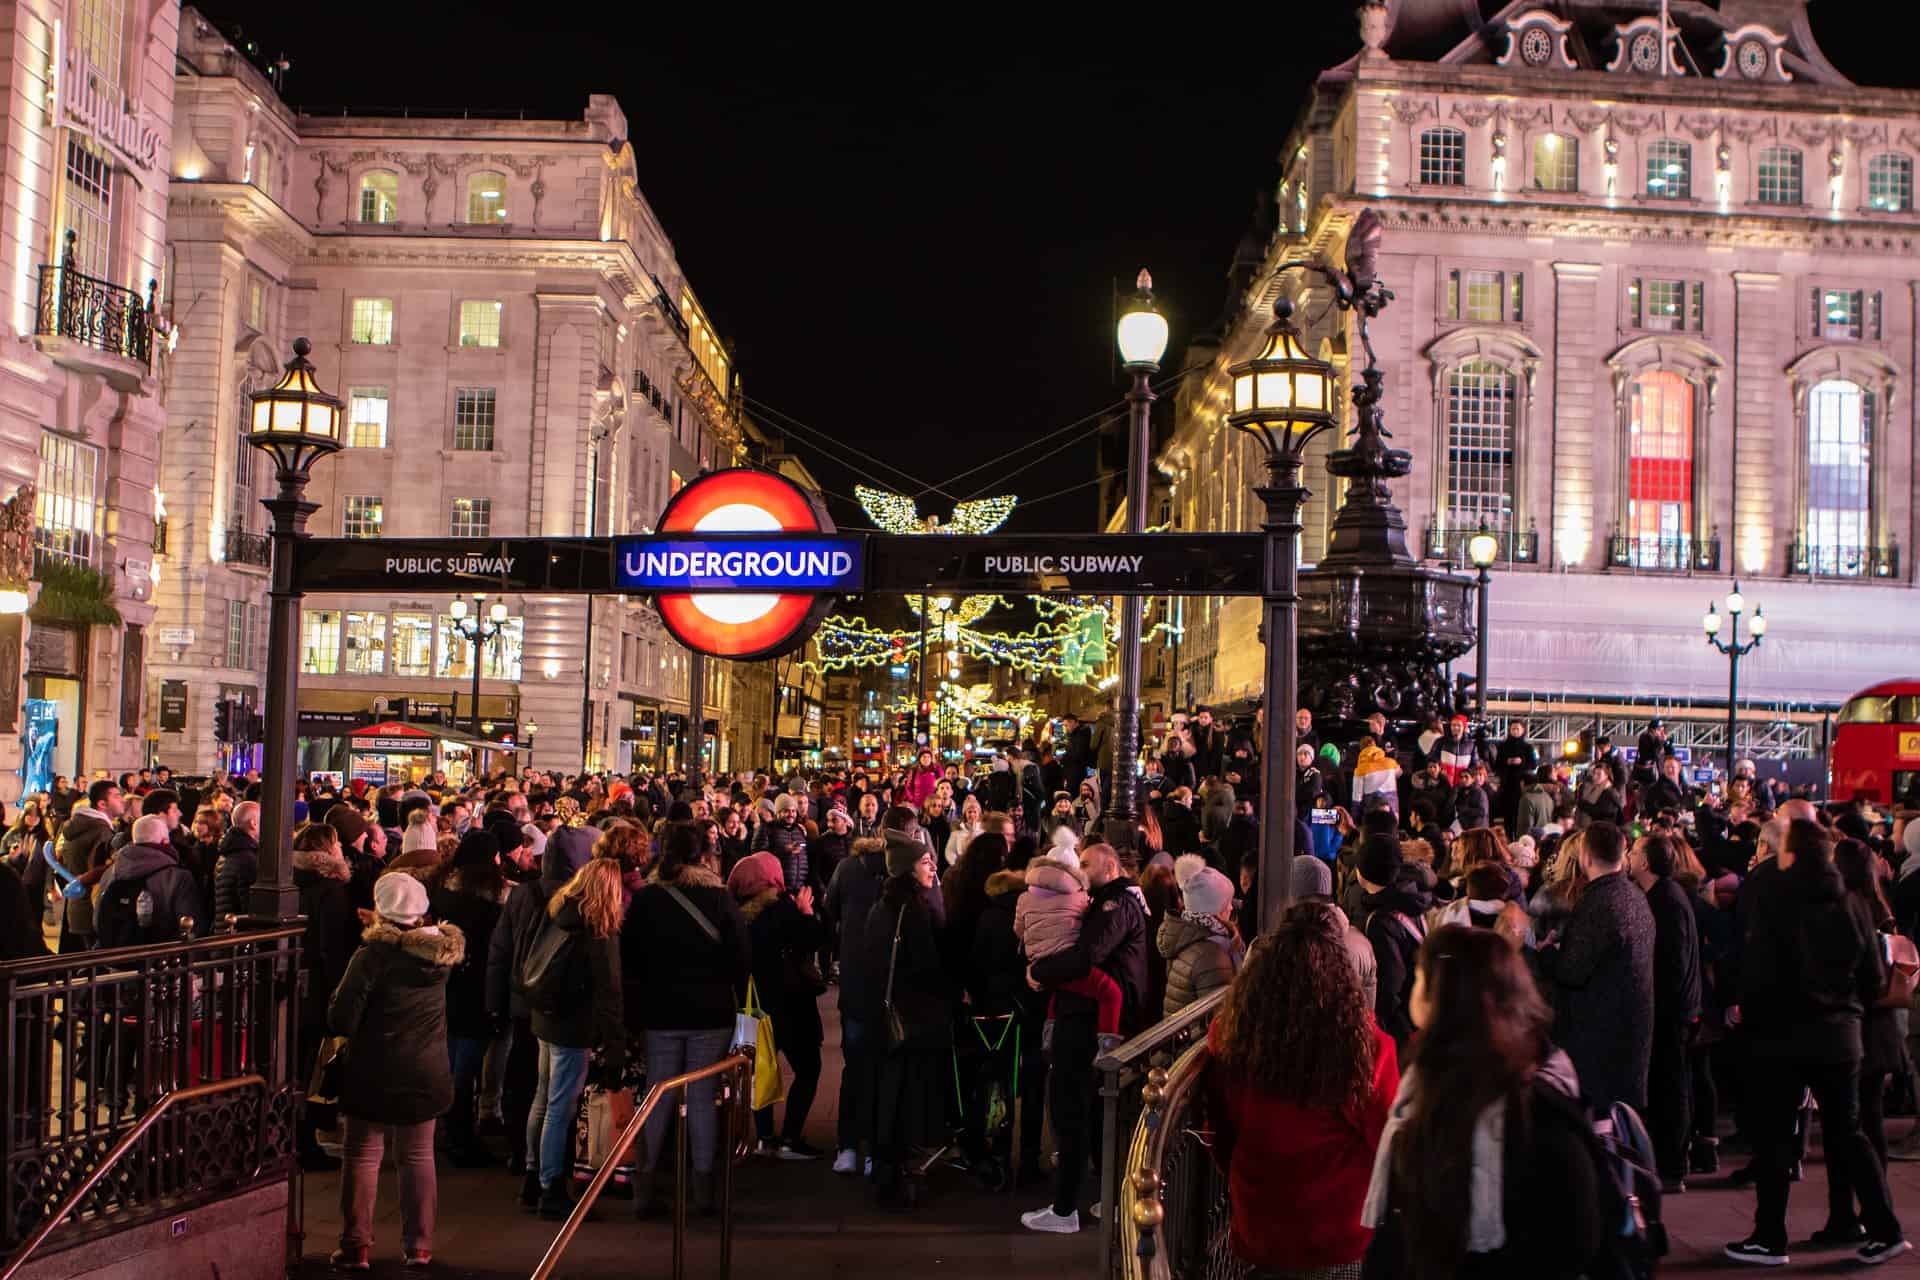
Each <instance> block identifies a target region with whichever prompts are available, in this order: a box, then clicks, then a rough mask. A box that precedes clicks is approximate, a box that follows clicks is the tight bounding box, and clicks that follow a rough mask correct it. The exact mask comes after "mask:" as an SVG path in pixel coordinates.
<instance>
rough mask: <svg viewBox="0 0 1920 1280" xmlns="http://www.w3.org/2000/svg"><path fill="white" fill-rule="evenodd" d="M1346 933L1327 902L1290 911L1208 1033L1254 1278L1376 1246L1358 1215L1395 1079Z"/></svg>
mask: <svg viewBox="0 0 1920 1280" xmlns="http://www.w3.org/2000/svg"><path fill="white" fill-rule="evenodd" d="M1345 935H1346V926H1345V922H1344V921H1343V920H1342V919H1341V918H1340V916H1339V915H1338V913H1337V912H1335V911H1334V910H1333V909H1332V908H1331V907H1328V906H1325V905H1323V904H1320V903H1312V902H1307V903H1301V904H1299V905H1297V906H1294V907H1292V908H1291V909H1289V910H1288V911H1287V913H1286V915H1285V916H1283V917H1282V918H1281V920H1280V926H1279V927H1278V928H1277V929H1275V930H1274V931H1273V932H1272V933H1271V934H1269V935H1267V936H1266V937H1263V938H1261V939H1260V940H1259V942H1257V943H1256V944H1255V945H1254V947H1253V950H1252V951H1251V952H1249V953H1248V955H1247V959H1246V962H1245V964H1244V965H1243V966H1242V967H1241V969H1240V973H1239V975H1238V976H1237V977H1236V978H1235V979H1234V983H1233V993H1232V995H1230V996H1229V997H1228V999H1227V1002H1226V1004H1225V1005H1223V1006H1222V1008H1221V1011H1220V1015H1219V1017H1217V1018H1216V1019H1215V1020H1214V1023H1213V1030H1212V1033H1211V1034H1210V1035H1209V1036H1208V1038H1207V1048H1208V1051H1209V1053H1210V1054H1211V1059H1212V1060H1211V1061H1210V1062H1209V1064H1208V1066H1207V1077H1206V1093H1207V1116H1208V1119H1209V1121H1210V1123H1211V1125H1212V1128H1213V1139H1214V1140H1213V1158H1214V1159H1215V1160H1216V1161H1217V1162H1218V1163H1219V1165H1220V1167H1221V1168H1222V1169H1223V1170H1225V1171H1226V1174H1227V1188H1228V1193H1229V1195H1230V1196H1231V1197H1232V1204H1233V1238H1232V1245H1233V1252H1234V1253H1235V1254H1236V1255H1237V1256H1238V1257H1240V1258H1242V1259H1244V1260H1245V1261H1247V1262H1249V1263H1251V1264H1252V1265H1253V1266H1254V1267H1255V1268H1256V1269H1257V1270H1260V1271H1280V1272H1297V1271H1310V1270H1323V1269H1335V1268H1345V1267H1353V1266H1356V1265H1357V1264H1358V1263H1359V1261H1360V1259H1361V1258H1362V1257H1363V1256H1364V1255H1365V1254H1366V1251H1367V1243H1368V1241H1369V1240H1370V1239H1371V1237H1372V1232H1370V1231H1369V1230H1367V1228H1365V1227H1363V1226H1361V1225H1360V1208H1361V1205H1362V1204H1363V1203H1364V1201H1365V1200H1366V1198H1367V1181H1368V1178H1369V1176H1370V1175H1371V1173H1372V1170H1373V1156H1374V1148H1375V1147H1376V1146H1378V1145H1379V1142H1380V1133H1381V1130H1382V1129H1383V1128H1384V1127H1385V1126H1386V1122H1387V1111H1388V1109H1389V1107H1391V1106H1392V1103H1393V1095H1394V1091H1395V1089H1396V1088H1397V1087H1398V1086H1399V1078H1400V1072H1399V1064H1398V1061H1397V1059H1396V1058H1395V1056H1394V1047H1393V1038H1392V1037H1391V1036H1388V1035H1386V1034H1385V1033H1383V1032H1382V1031H1381V1030H1380V1029H1379V1028H1378V1027H1376V1026H1375V1025H1374V1022H1373V1014H1372V1012H1371V1010H1370V1009H1369V1008H1368V1002H1367V1000H1366V999H1365V998H1364V997H1363V996H1362V994H1361V991H1360V981H1359V978H1358V976H1357V975H1356V974H1355V973H1354V970H1353V962H1352V960H1351V959H1349V958H1348V955H1347V943H1346V936H1345Z"/></svg>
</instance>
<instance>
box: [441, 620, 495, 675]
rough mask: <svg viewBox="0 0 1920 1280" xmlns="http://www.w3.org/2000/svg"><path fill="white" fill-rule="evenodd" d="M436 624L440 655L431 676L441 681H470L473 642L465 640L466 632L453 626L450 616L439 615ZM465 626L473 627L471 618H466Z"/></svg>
mask: <svg viewBox="0 0 1920 1280" xmlns="http://www.w3.org/2000/svg"><path fill="white" fill-rule="evenodd" d="M482 616H484V614H483V615H482ZM436 622H437V624H438V630H439V632H440V655H439V660H438V661H437V662H435V663H434V667H433V674H435V675H436V676H439V677H441V678H442V679H446V678H448V677H452V678H455V679H460V678H466V679H472V678H473V642H472V641H471V640H469V639H467V635H466V632H464V631H462V630H461V629H460V628H459V627H456V626H455V625H454V622H453V616H452V615H451V614H445V613H443V614H441V615H440V616H439V618H438V619H436ZM467 625H468V626H471V625H473V618H472V617H471V616H469V617H468V618H467Z"/></svg>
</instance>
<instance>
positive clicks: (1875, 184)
mask: <svg viewBox="0 0 1920 1280" xmlns="http://www.w3.org/2000/svg"><path fill="white" fill-rule="evenodd" d="M1867 207H1868V208H1869V209H1884V210H1886V211H1887V212H1889V213H1906V212H1907V211H1909V210H1911V209H1912V208H1913V161H1912V160H1911V159H1910V158H1908V157H1906V156H1903V155H1900V154H1898V153H1896V152H1891V151H1890V152H1887V153H1886V154H1884V155H1877V156H1875V157H1874V158H1873V159H1871V160H1869V161H1867Z"/></svg>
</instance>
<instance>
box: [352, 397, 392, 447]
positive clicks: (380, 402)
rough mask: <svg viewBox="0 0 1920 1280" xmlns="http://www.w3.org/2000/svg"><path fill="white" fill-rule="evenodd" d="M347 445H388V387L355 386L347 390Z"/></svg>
mask: <svg viewBox="0 0 1920 1280" xmlns="http://www.w3.org/2000/svg"><path fill="white" fill-rule="evenodd" d="M347 447H348V448H349V449H384V448H386V447H387V389H386V388H385V387H354V388H353V389H351V390H350V391H348V392H347Z"/></svg>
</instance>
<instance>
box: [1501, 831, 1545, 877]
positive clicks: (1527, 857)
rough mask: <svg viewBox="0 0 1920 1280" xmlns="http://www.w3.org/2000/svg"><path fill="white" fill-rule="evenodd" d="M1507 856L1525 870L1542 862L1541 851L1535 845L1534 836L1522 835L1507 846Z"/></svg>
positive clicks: (1515, 864)
mask: <svg viewBox="0 0 1920 1280" xmlns="http://www.w3.org/2000/svg"><path fill="white" fill-rule="evenodd" d="M1507 858H1508V859H1509V860H1510V861H1511V862H1512V863H1513V865H1514V866H1516V867H1518V868H1520V869H1521V870H1522V871H1525V870H1526V869H1527V868H1529V867H1533V866H1537V865H1539V862H1540V851H1539V850H1538V849H1537V848H1535V847H1534V844H1533V837H1532V836H1521V837H1520V838H1519V839H1518V840H1515V841H1513V842H1512V843H1511V844H1509V845H1508V846H1507Z"/></svg>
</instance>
